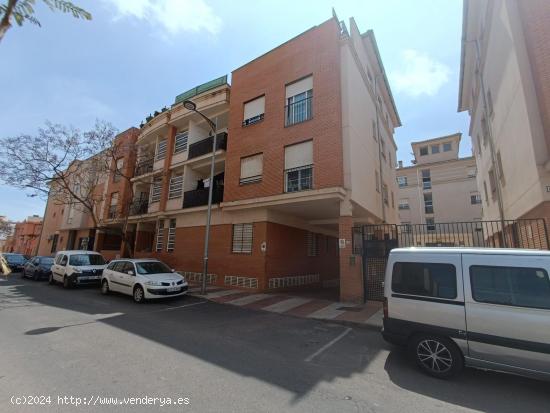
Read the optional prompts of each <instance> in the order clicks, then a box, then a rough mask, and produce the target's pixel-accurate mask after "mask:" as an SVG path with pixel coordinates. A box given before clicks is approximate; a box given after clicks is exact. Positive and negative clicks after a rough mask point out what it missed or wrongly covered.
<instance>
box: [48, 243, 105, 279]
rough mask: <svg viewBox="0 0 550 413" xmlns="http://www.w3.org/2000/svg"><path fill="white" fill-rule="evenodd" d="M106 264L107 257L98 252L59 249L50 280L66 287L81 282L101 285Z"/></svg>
mask: <svg viewBox="0 0 550 413" xmlns="http://www.w3.org/2000/svg"><path fill="white" fill-rule="evenodd" d="M106 266H107V263H106V262H105V259H104V258H103V256H102V255H101V254H100V253H98V252H94V251H85V250H71V251H59V252H58V253H57V255H56V256H55V261H54V263H53V265H52V272H51V273H50V278H49V282H50V284H55V283H56V282H61V283H63V287H65V288H70V287H73V286H76V285H81V284H97V285H99V284H100V283H101V275H102V274H103V270H104V269H105V267H106Z"/></svg>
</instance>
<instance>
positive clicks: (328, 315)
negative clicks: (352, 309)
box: [308, 303, 346, 320]
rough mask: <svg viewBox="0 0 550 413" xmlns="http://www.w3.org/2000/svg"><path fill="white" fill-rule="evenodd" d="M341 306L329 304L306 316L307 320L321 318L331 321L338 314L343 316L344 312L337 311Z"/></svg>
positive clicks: (340, 304)
mask: <svg viewBox="0 0 550 413" xmlns="http://www.w3.org/2000/svg"><path fill="white" fill-rule="evenodd" d="M342 306H343V304H342V303H332V304H329V305H327V306H326V307H324V308H321V309H320V310H317V311H315V312H313V313H311V314H310V315H308V318H323V319H326V320H332V319H333V318H336V317H338V316H339V315H340V314H344V313H345V312H346V311H345V310H338V308H341V307H342Z"/></svg>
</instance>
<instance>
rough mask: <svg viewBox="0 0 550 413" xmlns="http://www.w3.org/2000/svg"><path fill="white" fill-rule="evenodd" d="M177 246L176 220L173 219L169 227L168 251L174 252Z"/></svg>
mask: <svg viewBox="0 0 550 413" xmlns="http://www.w3.org/2000/svg"><path fill="white" fill-rule="evenodd" d="M175 245H176V220H175V219H171V220H170V224H169V226H168V241H167V242H166V251H168V252H172V251H174V247H175Z"/></svg>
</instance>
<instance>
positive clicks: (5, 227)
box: [0, 217, 14, 239]
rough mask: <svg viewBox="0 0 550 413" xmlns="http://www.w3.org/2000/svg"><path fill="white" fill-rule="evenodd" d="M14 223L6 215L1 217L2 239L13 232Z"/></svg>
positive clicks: (0, 234)
mask: <svg viewBox="0 0 550 413" xmlns="http://www.w3.org/2000/svg"><path fill="white" fill-rule="evenodd" d="M13 227H14V223H13V222H10V221H8V220H7V219H6V218H5V217H0V239H6V237H9V236H10V235H12V234H13Z"/></svg>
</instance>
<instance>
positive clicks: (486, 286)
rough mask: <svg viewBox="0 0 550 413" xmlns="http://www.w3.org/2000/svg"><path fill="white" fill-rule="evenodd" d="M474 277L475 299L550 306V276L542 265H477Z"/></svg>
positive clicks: (518, 304)
mask: <svg viewBox="0 0 550 413" xmlns="http://www.w3.org/2000/svg"><path fill="white" fill-rule="evenodd" d="M470 281H471V283H472V296H473V298H474V300H475V301H478V302H481V303H490V304H501V305H512V306H515V307H528V308H543V309H550V279H548V273H547V272H546V271H545V270H543V269H541V268H522V267H497V266H481V265H473V266H471V267H470Z"/></svg>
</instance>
